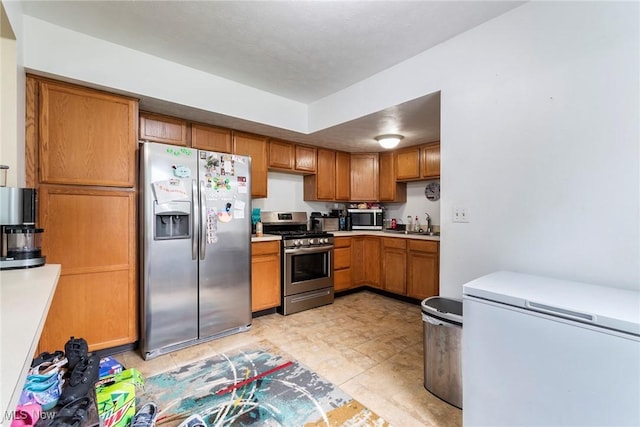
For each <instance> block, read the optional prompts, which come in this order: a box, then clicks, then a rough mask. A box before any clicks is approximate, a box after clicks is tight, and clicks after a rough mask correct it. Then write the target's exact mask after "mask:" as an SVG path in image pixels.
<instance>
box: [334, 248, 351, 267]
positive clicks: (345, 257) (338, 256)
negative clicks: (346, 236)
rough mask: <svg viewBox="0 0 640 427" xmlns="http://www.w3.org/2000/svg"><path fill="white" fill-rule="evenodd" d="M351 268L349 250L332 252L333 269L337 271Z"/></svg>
mask: <svg viewBox="0 0 640 427" xmlns="http://www.w3.org/2000/svg"><path fill="white" fill-rule="evenodd" d="M350 266H351V248H338V249H334V250H333V269H334V270H339V269H341V268H346V267H350Z"/></svg>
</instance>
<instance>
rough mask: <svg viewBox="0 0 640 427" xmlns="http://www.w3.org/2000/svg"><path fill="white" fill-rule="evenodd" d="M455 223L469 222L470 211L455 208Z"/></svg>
mask: <svg viewBox="0 0 640 427" xmlns="http://www.w3.org/2000/svg"><path fill="white" fill-rule="evenodd" d="M453 222H469V210H468V209H467V208H462V207H454V208H453Z"/></svg>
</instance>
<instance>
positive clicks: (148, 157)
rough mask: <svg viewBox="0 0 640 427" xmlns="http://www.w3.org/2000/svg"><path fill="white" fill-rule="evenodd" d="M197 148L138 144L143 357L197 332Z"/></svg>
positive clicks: (191, 337)
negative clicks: (139, 157) (140, 146)
mask: <svg viewBox="0 0 640 427" xmlns="http://www.w3.org/2000/svg"><path fill="white" fill-rule="evenodd" d="M196 153H197V152H196V150H192V149H189V148H183V147H174V146H171V145H164V144H154V143H146V144H144V145H142V148H141V170H140V173H141V175H140V201H141V204H140V239H141V241H140V243H141V244H140V249H141V272H140V273H141V278H140V286H141V292H140V300H141V306H140V308H141V331H142V332H141V335H142V337H141V352H142V355H143V357H145V358H147V357H152V356H154V355H157V354H159V353H162V352H164V351H163V349H165V348H167V347H172V346H179V345H180V344H181V343H185V342H188V341H191V340H195V339H197V338H198V311H197V307H198V264H197V259H194V257H193V244H194V241H193V239H196V240H197V234H195V233H194V226H195V223H194V219H195V218H194V215H193V214H194V210H196V208H197V205H196V204H194V197H193V196H194V194H193V191H192V188H193V183H194V180H197V170H198V162H197V155H196ZM191 175H193V176H191ZM196 201H197V200H196Z"/></svg>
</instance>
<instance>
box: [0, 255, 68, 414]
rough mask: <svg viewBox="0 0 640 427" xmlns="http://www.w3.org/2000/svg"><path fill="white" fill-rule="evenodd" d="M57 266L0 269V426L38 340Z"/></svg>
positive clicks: (19, 389) (13, 402) (12, 405)
mask: <svg viewBox="0 0 640 427" xmlns="http://www.w3.org/2000/svg"><path fill="white" fill-rule="evenodd" d="M59 277H60V265H58V264H46V265H43V266H42V267H34V268H27V269H18V270H4V271H0V314H1V317H0V319H1V320H0V329H1V330H2V337H0V384H1V385H0V393H1V394H0V410H2V418H1V419H0V425H3V424H6V425H9V424H11V420H10V419H7V418H6V414H8V413H9V412H10V411H13V410H14V409H15V407H16V404H17V403H18V399H19V398H20V393H21V392H22V386H23V384H24V380H25V378H26V375H27V369H28V368H29V367H30V366H31V362H32V360H33V357H34V353H35V351H36V348H37V346H38V341H39V340H40V334H41V333H42V327H43V326H44V322H45V321H46V320H47V313H48V312H49V307H50V306H51V300H52V299H53V294H54V293H55V290H56V286H57V284H58V278H59Z"/></svg>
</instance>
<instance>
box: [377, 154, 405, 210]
mask: <svg viewBox="0 0 640 427" xmlns="http://www.w3.org/2000/svg"><path fill="white" fill-rule="evenodd" d="M378 158H379V169H380V173H379V175H380V180H379V186H380V187H379V197H378V200H379V201H381V202H406V201H407V184H406V183H405V182H397V181H396V163H395V154H394V153H393V152H392V151H387V152H384V153H380V154H379V155H378Z"/></svg>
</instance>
